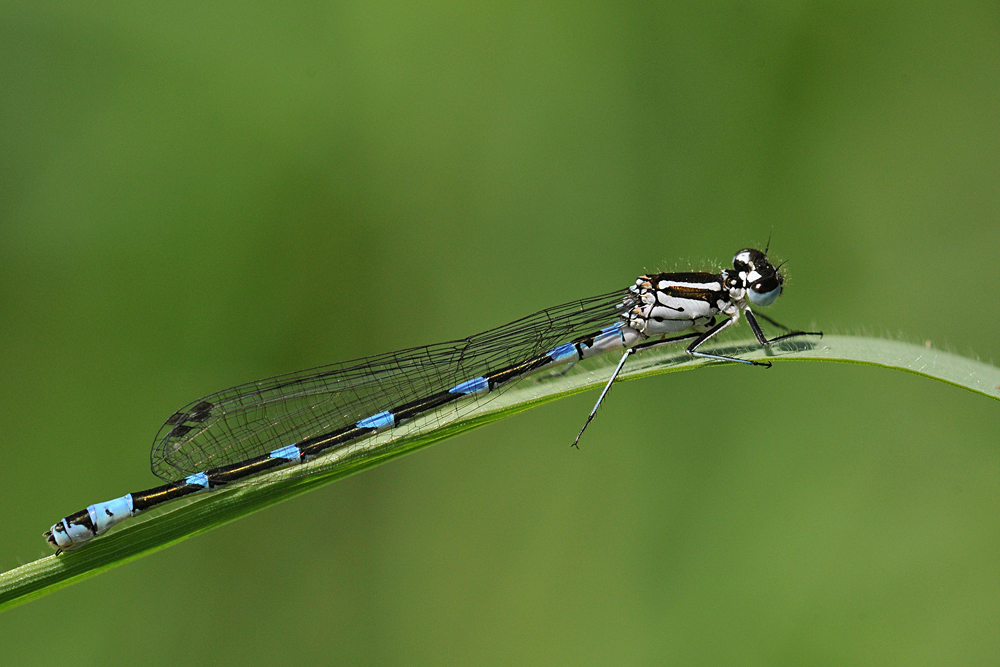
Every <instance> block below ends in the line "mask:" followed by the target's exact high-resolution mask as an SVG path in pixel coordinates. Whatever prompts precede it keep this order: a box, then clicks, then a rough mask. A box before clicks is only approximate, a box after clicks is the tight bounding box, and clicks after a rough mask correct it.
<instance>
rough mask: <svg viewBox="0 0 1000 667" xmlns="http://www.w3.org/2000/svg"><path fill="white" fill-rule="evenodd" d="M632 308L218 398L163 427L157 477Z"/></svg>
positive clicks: (345, 366)
mask: <svg viewBox="0 0 1000 667" xmlns="http://www.w3.org/2000/svg"><path fill="white" fill-rule="evenodd" d="M630 306H631V296H630V292H628V291H627V290H620V291H616V292H612V293H610V294H604V295H601V296H597V297H592V298H589V299H583V300H580V301H573V302H570V303H566V304H563V305H561V306H555V307H553V308H549V309H547V310H543V311H540V312H538V313H535V314H534V315H529V316H528V317H524V318H522V319H520V320H516V321H514V322H511V323H510V324H506V325H504V326H502V327H498V328H496V329H491V330H489V331H486V332H483V333H480V334H476V335H474V336H469V337H468V338H463V339H461V340H455V341H449V342H446V343H437V344H435V345H427V346H424V347H414V348H410V349H407V350H401V351H398V352H391V353H386V354H380V355H376V356H372V357H366V358H363V359H355V360H353V361H346V362H342V363H338V364H331V365H329V366H321V367H318V368H312V369H309V370H304V371H298V372H295V373H288V374H286V375H279V376H276V377H272V378H267V379H264V380H258V381H256V382H249V383H247V384H243V385H239V386H236V387H232V388H231V389H226V390H224V391H220V392H217V393H215V394H210V395H209V396H205V397H204V398H201V399H198V400H197V401H193V402H192V403H190V404H189V405H187V406H185V407H184V408H182V409H181V410H178V411H177V412H175V413H174V414H173V415H171V416H170V418H168V419H167V421H166V423H164V424H163V426H162V427H161V428H160V431H159V433H157V435H156V439H155V440H154V443H153V450H152V453H151V455H150V458H151V466H152V470H153V473H154V474H155V475H156V476H158V477H160V478H162V479H165V480H167V481H171V482H173V481H179V480H181V479H183V478H184V477H186V476H188V475H191V474H194V473H197V472H201V471H204V470H207V469H210V468H215V467H219V466H224V465H229V464H233V463H239V462H241V461H244V460H246V459H250V458H253V457H255V456H259V455H263V454H266V453H267V452H270V451H273V450H275V449H278V448H280V447H284V446H286V445H293V444H296V443H299V442H301V441H303V440H305V439H306V438H310V437H313V436H318V435H322V434H324V433H329V432H332V431H335V430H337V429H339V428H342V427H345V426H348V425H351V424H355V423H357V422H358V421H360V420H362V419H365V418H367V417H371V416H372V415H375V414H378V413H380V412H382V411H384V410H392V409H393V407H394V406H397V405H401V404H404V403H407V402H408V401H412V400H413V399H415V398H420V397H421V396H425V395H427V396H429V395H432V394H434V393H437V392H440V391H444V390H447V389H449V388H451V387H454V386H455V385H457V384H459V383H461V382H464V381H466V380H469V379H473V378H477V377H480V376H484V375H489V374H490V373H492V372H495V371H498V370H501V369H503V368H506V367H508V366H511V365H513V364H517V363H520V362H523V361H525V360H527V359H530V358H532V357H534V356H537V355H540V354H544V353H545V352H548V351H549V350H551V349H552V348H554V347H556V346H558V345H560V344H562V343H566V342H568V341H571V340H573V339H575V338H578V337H581V336H585V335H588V334H591V333H594V332H595V331H596V330H598V329H600V328H602V327H604V326H607V325H609V324H612V323H613V322H614V320H615V318H616V316H617V315H618V314H619V313H620V312H622V310H623V309H626V308H628V307H630ZM515 383H516V380H515V381H512V382H510V383H509V384H507V385H505V386H504V387H503V388H501V389H500V390H499V391H503V390H504V389H507V388H509V387H510V386H512V385H513V384H515ZM496 393H497V392H491V393H490V394H487V395H485V396H482V397H481V398H478V399H472V400H470V401H469V402H468V403H466V404H463V406H461V407H460V408H459V409H460V410H465V411H468V410H474V409H475V408H476V407H477V406H479V405H481V404H482V402H484V401H488V400H490V398H491V397H494V396H495V394H496ZM455 409H456V408H454V407H452V408H451V410H452V411H454V410H455ZM411 434H412V431H411Z"/></svg>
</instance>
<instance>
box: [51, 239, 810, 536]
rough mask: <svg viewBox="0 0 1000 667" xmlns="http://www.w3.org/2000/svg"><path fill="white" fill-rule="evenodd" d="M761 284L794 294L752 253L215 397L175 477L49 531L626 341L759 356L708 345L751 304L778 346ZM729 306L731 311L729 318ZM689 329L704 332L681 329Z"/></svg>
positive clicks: (95, 529)
mask: <svg viewBox="0 0 1000 667" xmlns="http://www.w3.org/2000/svg"><path fill="white" fill-rule="evenodd" d="M755 281H756V282H755ZM755 285H756V286H757V288H758V289H757V291H756V294H757V301H760V300H768V299H769V300H768V301H767V303H763V304H762V305H768V304H769V303H770V302H772V301H773V300H774V298H776V297H777V294H780V291H781V274H780V273H778V271H777V270H776V269H774V268H773V267H772V266H771V265H770V263H769V262H767V260H766V256H765V255H764V253H761V252H760V251H757V250H744V251H741V252H740V253H738V254H737V256H736V258H735V259H734V269H732V270H729V269H727V270H724V271H722V272H720V273H719V274H712V273H662V274H655V275H649V276H641V277H640V278H639V279H638V280H637V281H636V283H635V285H634V286H632V287H630V288H629V289H628V290H625V291H619V292H614V293H611V294H606V295H602V296H599V297H594V298H592V299H585V300H581V301H576V302H571V303H568V304H564V305H562V306H557V307H555V308H550V309H548V310H544V311H541V312H539V313H536V314H534V315H531V316H529V317H526V318H523V319H521V320H517V321H515V322H512V323H510V324H508V325H506V326H503V327H500V328H497V329H493V330H490V331H487V332H484V333H482V334H477V335H476V336H470V337H469V338H465V339H461V340H457V341H450V342H448V343H441V344H437V345H431V346H426V347H417V348H411V349H409V350H403V351H401V352H395V353H390V354H384V355H378V356H374V357H368V358H364V359H359V360H355V361H352V362H346V363H343V364H337V365H333V366H328V367H322V368H317V369H312V370H308V371H301V372H298V373H292V374H289V375H284V376H278V377H275V378H270V379H266V380H261V381H258V382H252V383H248V384H245V385H240V386H237V387H233V388H232V389H227V390H225V391H222V392H218V393H217V394H212V395H210V396H206V397H205V398H203V399H200V400H198V401H195V402H192V403H191V404H190V405H189V406H187V407H185V408H183V409H181V410H179V411H177V412H176V413H174V414H173V415H171V416H170V418H168V419H167V421H166V422H165V423H164V425H163V427H162V428H161V429H160V432H159V434H158V435H157V438H156V441H155V442H154V446H153V452H152V467H153V472H154V473H156V474H157V475H158V476H160V477H162V478H164V479H166V480H167V481H168V483H167V484H164V485H162V486H158V487H155V488H152V489H148V490H146V491H140V492H135V493H130V494H127V495H125V496H122V497H120V498H116V499H115V500H111V501H108V502H104V503H97V504H95V505H91V506H89V507H88V508H87V509H85V510H81V511H79V512H76V513H75V514H72V515H70V516H67V517H65V518H64V519H62V520H61V521H60V522H58V523H56V524H55V525H53V526H52V528H51V529H50V530H49V531H48V532H46V534H45V536H46V539H47V541H48V542H49V544H50V545H51V546H52V547H53V548H55V549H57V550H71V549H76V548H78V547H80V546H82V545H83V544H85V543H86V542H88V541H89V540H90V539H92V538H94V537H96V536H97V535H100V534H102V533H104V532H105V531H107V530H108V529H110V528H111V527H112V526H114V525H116V524H117V523H120V522H121V521H124V520H125V519H128V518H129V517H132V516H135V515H137V514H139V513H141V512H144V511H146V510H148V509H150V508H152V507H155V506H157V505H160V504H162V503H165V502H168V501H171V500H175V499H177V498H181V497H184V496H188V495H191V494H194V493H198V492H201V491H205V490H208V489H212V488H217V487H220V486H224V485H226V484H230V483H233V482H237V481H240V480H245V479H248V478H251V477H254V476H257V475H261V474H262V473H266V472H268V471H271V470H274V469H276V468H280V467H282V466H288V465H295V464H302V463H305V462H307V461H310V460H313V459H316V458H317V457H320V456H322V455H324V454H326V453H329V452H331V451H336V450H338V449H340V448H342V447H345V446H347V445H349V444H353V443H357V442H360V441H362V440H364V439H366V438H369V437H371V436H373V435H374V434H376V433H382V432H389V433H390V437H391V435H392V433H393V432H394V429H397V428H398V427H400V426H402V425H404V424H407V423H409V422H412V421H413V420H415V419H417V418H424V417H428V416H433V415H435V414H438V413H439V412H441V411H442V410H445V409H446V408H447V409H451V410H455V411H472V410H475V409H476V407H477V406H478V405H479V404H481V402H482V401H483V400H488V399H487V398H486V397H488V396H490V395H493V394H496V393H497V392H500V391H502V390H503V389H504V388H506V387H509V386H510V385H512V384H513V383H515V382H517V381H518V380H520V379H522V378H524V377H526V376H528V375H531V374H534V373H538V372H539V371H542V370H545V369H552V368H555V367H559V366H564V365H569V364H573V363H576V362H578V361H581V360H583V359H587V358H590V357H593V356H596V355H600V354H604V353H606V352H610V351H613V350H625V355H624V356H623V358H622V360H621V362H620V363H619V367H618V369H617V370H616V371H615V374H617V372H618V371H619V370H620V369H621V366H622V364H624V362H625V359H626V358H627V357H628V354H629V353H631V352H632V351H636V350H640V349H645V348H648V347H652V346H655V345H661V344H665V343H672V342H675V341H678V340H686V339H697V340H695V342H694V343H692V344H691V345H690V346H689V347H688V348H687V349H688V352H690V353H691V354H693V355H695V356H705V357H708V358H714V359H724V360H729V361H739V362H741V363H752V364H755V365H758V362H747V361H746V360H742V359H738V358H731V357H721V356H718V355H708V354H704V353H700V352H698V351H697V347H698V345H701V344H702V343H703V342H704V341H705V340H708V338H710V337H711V336H713V335H715V333H717V332H718V331H721V330H722V329H723V328H725V327H726V326H728V325H730V324H732V323H734V322H735V321H736V320H737V319H738V318H739V315H740V312H741V311H742V312H745V313H747V315H748V319H749V320H750V323H751V326H752V327H753V328H754V332H755V334H756V335H757V336H758V339H759V340H761V341H762V344H766V343H767V342H771V341H767V340H766V339H765V338H763V335H762V334H760V332H759V327H758V326H757V325H756V320H754V319H753V316H752V314H751V313H750V310H749V305H748V304H747V302H746V301H747V299H746V297H747V296H748V295H749V296H750V301H751V302H754V303H757V301H755V299H754V294H755V287H754V286H755ZM762 290H764V291H762ZM761 294H763V296H761ZM720 314H721V315H724V316H725V317H726V319H725V320H724V321H722V322H721V323H716V316H717V315H720ZM683 331H691V332H692V333H688V334H686V335H681V336H676V337H673V338H668V337H667V336H668V335H670V334H675V333H679V332H683ZM801 334H802V332H792V333H790V334H787V335H786V336H782V337H781V338H784V337H788V336H789V335H801ZM774 340H777V339H774ZM613 379H614V376H613V377H612V380H613ZM609 386H610V383H609ZM606 393H607V389H605V394H606ZM603 397H604V394H602V395H601V398H602V399H603ZM598 404H600V401H599V402H598ZM595 411H596V407H595ZM593 414H594V412H592V413H591V417H590V418H593ZM589 421H590V419H588V423H589ZM578 439H579V437H578Z"/></svg>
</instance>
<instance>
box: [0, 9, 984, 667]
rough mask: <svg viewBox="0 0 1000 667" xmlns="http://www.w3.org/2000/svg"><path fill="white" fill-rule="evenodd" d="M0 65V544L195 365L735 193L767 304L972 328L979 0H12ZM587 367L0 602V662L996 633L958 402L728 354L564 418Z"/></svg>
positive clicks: (848, 640)
mask: <svg viewBox="0 0 1000 667" xmlns="http://www.w3.org/2000/svg"><path fill="white" fill-rule="evenodd" d="M0 62H2V64H3V67H2V69H0V360H2V363H0V392H2V405H3V409H2V410H0V433H2V434H3V435H2V438H3V442H2V447H3V451H4V464H3V470H2V472H0V507H2V508H3V510H4V513H3V521H2V523H0V544H2V545H3V548H2V553H0V566H2V568H0V569H4V570H6V569H8V568H10V567H14V566H17V565H19V564H21V563H24V562H27V561H30V560H33V559H35V558H38V557H40V556H42V555H45V554H47V553H49V551H48V549H47V547H46V546H45V544H44V541H43V539H42V536H41V533H42V531H43V530H45V529H46V528H47V527H48V526H49V525H50V524H51V523H53V522H54V521H55V520H57V519H58V518H59V517H61V516H64V515H65V514H67V513H69V512H72V511H76V510H78V509H80V508H81V507H83V506H85V505H87V504H88V503H91V502H96V501H100V500H106V499H108V498H111V497H115V496H118V495H121V494H122V493H125V492H127V491H134V490H139V489H142V488H146V487H148V486H151V485H153V484H155V483H156V482H157V480H156V478H154V477H153V476H152V474H151V473H150V472H149V471H148V468H147V460H148V448H149V445H150V444H151V441H152V437H153V435H154V434H155V433H156V430H157V428H158V427H159V425H160V424H161V423H162V421H163V419H164V418H165V417H166V416H168V415H169V414H170V413H172V412H173V411H174V410H175V409H176V408H178V407H179V406H181V405H183V404H184V403H186V402H187V401H189V400H191V399H193V398H195V397H198V396H201V395H203V394H207V393H209V392H212V391H214V390H217V389H221V388H224V387H227V386H230V385H233V384H236V383H239V382H243V381H246V380H252V379H256V378H258V377H263V376H268V375H273V374H276V373H281V372H284V371H291V370H297V369H300V368H305V367H309V366H315V365H318V364H322V363H327V362H332V361H337V360H343V359H346V358H350V357H355V356H359V355H366V354H371V353H376V352H382V351H388V350H392V349H394V348H399V347H405V346H411V345H418V344H423V343H432V342H437V341H439V340H444V339H448V338H455V337H460V336H465V335H468V334H471V333H475V332H477V331H480V330H483V329H486V328H489V327H492V326H495V325H499V324H503V323H505V322H507V321H509V320H511V319H514V318H516V317H519V316H521V315H525V314H528V313H530V312H533V311H535V310H537V309H540V308H544V307H547V306H551V305H555V304H557V303H561V302H564V301H567V300H570V299H574V298H578V297H585V296H590V295H592V294H597V293H602V292H606V291H609V290H612V289H616V288H619V287H623V286H625V285H628V284H629V283H631V282H632V280H634V278H635V276H636V275H637V274H638V273H640V272H642V271H644V270H672V269H675V268H684V269H686V268H689V267H692V266H693V267H696V268H707V267H711V266H721V265H724V264H725V263H727V262H728V261H729V259H730V258H731V256H732V254H733V252H734V251H736V250H737V249H739V248H741V247H744V246H746V245H750V244H754V243H759V244H762V243H763V242H764V241H765V240H766V238H767V236H768V233H769V232H770V230H771V228H772V227H773V229H774V236H773V240H772V243H771V249H772V254H773V255H775V256H777V257H779V258H782V259H788V260H790V262H789V264H788V272H789V274H790V276H791V280H790V282H789V284H788V287H787V289H786V292H785V294H786V296H785V297H784V298H783V299H782V300H781V301H780V302H779V303H778V305H776V306H775V307H774V308H772V309H771V310H770V314H772V315H773V316H774V317H775V318H777V319H779V320H781V321H784V322H786V323H789V324H794V325H796V326H810V325H815V326H817V327H820V328H822V329H823V330H825V331H828V332H839V333H851V332H866V333H869V334H873V335H893V336H902V337H904V338H905V339H907V340H911V341H915V342H923V341H924V340H931V341H933V342H934V344H935V345H938V346H940V347H943V348H946V349H953V350H955V351H958V352H960V353H963V354H971V355H979V356H981V357H982V358H983V359H997V358H1000V338H998V336H997V331H998V329H1000V288H998V272H997V250H998V248H1000V224H998V222H1000V126H998V123H1000V5H998V4H997V3H996V2H982V3H963V4H961V5H955V4H953V3H947V2H928V3H898V4H896V3H892V4H883V3H868V2H854V3H850V2H840V3H838V2H785V3H781V2H774V3H746V2H739V3H736V2H734V3H675V4H670V3H641V2H639V3H629V4H626V3H618V2H603V3H602V2H591V3H561V4H556V3H547V4H543V5H538V4H534V3H510V2H495V3H488V2H487V3H482V2H480V3H475V2H474V3H468V2H466V3H434V2H410V3H391V2H374V3H372V2H369V3H340V2H323V1H320V2H316V1H313V2H302V1H298V2H295V1H292V2H282V3H273V4H269V5H261V4H258V3H222V2H220V3H211V5H210V6H209V5H206V4H205V3H202V2H170V3H148V2H131V3H116V2H81V3H72V4H66V3H49V2H31V3H21V2H17V3H15V2H9V3H5V4H4V11H3V12H2V16H0ZM743 333H746V331H745V330H744V332H743ZM594 398H595V396H594V395H592V394H586V395H582V396H577V397H573V398H571V399H567V400H563V401H560V402H557V403H555V404H552V405H548V406H545V407H542V408H539V409H537V410H533V411H530V412H528V413H525V414H522V415H518V416H515V417H513V418H510V419H507V420H504V421H502V422H500V423H497V424H493V425H491V426H489V427H487V428H484V429H480V430H478V431H475V432H473V433H470V434H466V435H463V436H461V437H459V438H456V439H453V440H450V441H447V442H445V443H443V444H439V445H436V446H434V447H432V448H430V449H427V450H424V451H422V452H420V453H418V454H415V455H413V456H409V457H405V458H403V459H400V460H398V461H395V462H392V463H390V464H388V465H385V466H382V467H379V468H376V469H374V470H373V471H369V472H367V473H365V474H363V475H358V476H355V477H352V478H349V479H346V480H344V481H341V482H338V483H336V484H333V485H331V486H328V487H325V488H324V489H322V490H320V491H318V492H314V493H311V494H308V495H306V496H303V497H300V498H297V499H295V500H293V501H290V502H287V503H284V504H282V505H279V506H277V507H274V508H271V509H269V510H267V511H264V512H260V513H258V514H255V515H253V516H251V517H249V518H247V519H244V520H242V521H239V522H237V523H235V524H231V525H229V526H226V527H224V528H222V529H219V530H216V531H213V532H211V533H209V534H207V535H204V536H201V537H198V538H195V539H191V540H188V541H186V542H184V543H182V544H180V545H178V546H176V547H173V548H170V549H168V550H165V551H162V552H160V553H157V554H155V555H153V556H150V557H147V558H143V559H141V560H139V561H137V562H135V563H132V564H129V565H127V566H124V567H121V568H118V569H115V570H113V571H111V572H109V573H106V574H103V575H101V576H99V577H95V578H92V579H89V580H87V581H85V582H83V583H81V584H79V585H76V586H72V587H70V588H68V589H65V590H62V591H59V592H57V593H56V594H53V595H50V596H48V597H45V598H43V599H40V600H38V601H35V602H32V603H30V604H28V605H25V606H22V607H19V608H17V609H14V610H12V611H10V612H8V613H5V614H4V615H3V617H2V619H0V646H2V647H3V648H2V651H3V654H4V656H3V662H4V664H42V663H49V664H52V663H53V662H58V663H63V662H72V663H75V664H124V663H128V664H148V665H175V664H177V661H178V660H183V661H192V660H193V661H195V662H198V663H201V662H210V663H212V664H219V665H227V664H262V663H277V664H282V663H284V664H290V663H296V662H297V663H299V664H303V663H305V664H322V663H343V664H401V665H420V664H442V663H454V664H469V665H482V664H512V663H514V664H516V663H529V664H558V663H563V664H594V665H606V664H642V665H645V664H684V665H720V664H727V665H756V664H760V665H802V664H830V665H833V664H836V665H845V664H865V665H870V664H879V665H922V664H947V665H959V664H961V665H966V664H969V665H973V664H984V665H985V664H997V663H998V662H1000V446H998V434H1000V405H998V404H997V403H996V402H995V401H992V400H990V399H988V398H985V397H983V396H979V395H975V394H971V393H968V392H965V391H962V390H960V389H957V388H954V387H950V386H946V385H944V384H941V383H936V382H932V381H929V380H926V379H921V378H917V377H914V376H909V375H905V374H902V373H894V372H889V371H882V370H879V369H873V368H866V367H860V366H844V365H833V364H803V363H780V364H776V365H775V367H774V368H773V369H772V370H770V371H767V372H764V371H758V370H756V369H747V368H740V367H733V366H729V367H724V368H714V369H709V370H705V371H700V372H690V373H679V374H671V375H669V376H664V377H657V378H652V379H647V380H644V381H641V382H629V383H626V384H623V385H621V386H620V387H619V388H617V389H616V390H615V391H614V392H613V393H612V395H611V397H610V399H609V401H608V402H607V403H606V404H605V407H604V408H603V410H602V413H601V415H600V418H599V419H598V420H597V421H596V422H595V423H594V424H593V426H592V427H591V429H590V431H589V432H588V437H587V439H586V440H585V442H584V443H583V444H584V446H583V448H582V450H581V451H579V452H578V451H574V450H571V449H570V448H569V447H568V444H569V442H570V441H571V439H572V437H573V435H574V434H575V433H576V430H577V429H578V428H579V427H580V426H581V424H582V421H583V419H584V417H585V415H586V413H587V411H588V410H589V408H590V407H591V405H592V403H593V400H594Z"/></svg>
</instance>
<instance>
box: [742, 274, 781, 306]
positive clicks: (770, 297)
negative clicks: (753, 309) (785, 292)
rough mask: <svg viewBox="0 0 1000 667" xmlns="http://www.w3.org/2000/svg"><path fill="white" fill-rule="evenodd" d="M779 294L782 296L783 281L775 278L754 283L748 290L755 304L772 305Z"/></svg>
mask: <svg viewBox="0 0 1000 667" xmlns="http://www.w3.org/2000/svg"><path fill="white" fill-rule="evenodd" d="M779 296H781V283H779V282H778V281H777V280H775V279H773V278H772V279H769V280H761V281H760V282H757V283H754V284H753V285H751V286H750V289H749V290H748V291H747V298H749V299H750V303H752V304H753V305H755V306H770V305H771V304H772V303H774V302H775V301H777V299H778V297H779Z"/></svg>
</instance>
